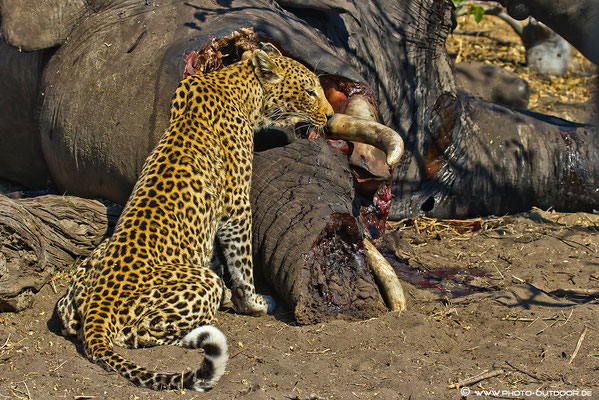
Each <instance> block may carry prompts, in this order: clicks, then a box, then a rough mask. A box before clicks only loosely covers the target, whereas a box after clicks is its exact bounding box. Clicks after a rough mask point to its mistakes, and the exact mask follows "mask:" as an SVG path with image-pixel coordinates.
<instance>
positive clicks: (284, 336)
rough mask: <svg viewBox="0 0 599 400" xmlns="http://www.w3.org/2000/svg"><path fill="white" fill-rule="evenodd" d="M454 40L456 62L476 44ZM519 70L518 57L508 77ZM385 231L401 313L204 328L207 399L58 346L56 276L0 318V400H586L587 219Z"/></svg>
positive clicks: (593, 344) (535, 217)
mask: <svg viewBox="0 0 599 400" xmlns="http://www.w3.org/2000/svg"><path fill="white" fill-rule="evenodd" d="M489 24H490V25H489V26H490V27H489V26H487V28H485V29H487V30H492V31H493V32H495V31H494V29H496V27H495V25H494V24H493V23H490V22H489ZM484 26H485V25H483V27H484ZM469 29H470V28H469ZM498 35H501V33H498ZM456 38H457V39H456ZM458 39H459V41H460V42H461V46H462V47H461V49H462V50H461V53H460V54H461V57H463V58H468V57H467V55H468V54H467V53H468V52H467V51H466V50H467V49H470V47H468V46H471V47H475V46H474V45H472V42H471V40H474V39H477V38H474V39H472V35H465V36H456V35H454V38H453V39H452V40H458ZM492 43H493V42H492V41H491V44H485V46H489V45H491V46H492V45H493V44H492ZM497 46H498V47H497V48H496V50H497V51H496V52H495V53H497V52H499V51H501V48H500V47H501V46H503V45H501V44H499V45H497ZM479 47H481V46H479ZM509 51H510V52H511V51H512V50H511V48H510V50H509ZM515 57H516V56H515ZM470 59H475V57H474V56H472V57H471V58H470ZM503 60H504V61H505V57H504V58H503ZM508 61H509V60H508ZM521 63H522V55H521V54H520V55H519V56H517V57H516V60H515V64H514V65H515V67H514V68H515V70H517V71H520V72H522V71H523V68H524V67H522V65H521ZM577 68H578V67H577ZM585 68H586V67H585ZM524 71H525V70H524ZM525 72H526V71H525ZM571 75H572V76H571V78H572V79H578V78H580V77H581V72H580V71H579V70H576V71H573V72H572V74H571ZM560 79H561V78H560ZM566 79H569V78H566ZM560 82H562V81H561V80H560ZM546 84H547V85H555V82H554V81H548V82H546ZM586 86H588V85H586ZM533 87H534V88H535V89H534V90H538V89H536V88H537V86H536V84H535V85H533ZM572 91H574V89H573V90H572ZM536 93H537V94H538V92H536ZM546 93H550V92H547V91H545V92H542V93H541V94H538V96H537V97H536V98H535V99H536V100H535V106H536V104H537V103H540V102H541V101H540V100H539V99H541V98H542V97H543V96H546ZM581 96H582V97H584V96H586V95H585V94H584V93H583V94H582V95H581ZM541 100H542V99H541ZM587 100H588V98H587V99H584V98H583V99H577V100H576V101H578V102H579V103H583V102H585V101H587ZM472 228H474V230H475V231H474V232H473V231H472ZM479 228H480V229H479ZM393 229H395V230H397V235H398V237H399V238H400V239H401V240H400V242H401V243H404V244H406V243H407V244H406V245H405V246H403V247H402V248H398V249H396V250H397V251H396V254H395V257H396V258H397V259H401V260H404V261H407V262H408V264H409V268H405V267H404V268H403V269H402V270H401V271H400V275H401V276H402V279H403V280H404V289H405V291H406V295H407V300H408V307H409V309H408V311H406V312H404V313H402V314H401V315H397V314H393V313H388V314H384V315H381V316H380V317H379V318H375V319H372V320H368V321H360V322H349V321H333V322H328V323H323V324H319V325H314V326H295V325H294V324H293V322H292V321H291V320H290V315H289V312H288V311H287V310H285V309H284V308H283V307H282V306H281V307H279V308H278V309H277V312H276V313H275V315H274V316H265V317H260V318H254V317H247V316H240V315H235V314H232V313H226V312H220V313H219V314H218V316H217V321H216V322H215V324H216V325H217V326H218V327H219V328H221V329H222V330H223V332H224V333H225V334H226V336H227V338H228V341H229V346H230V354H231V359H230V361H229V363H228V365H227V372H226V374H225V375H224V376H223V378H222V380H221V381H220V382H219V384H218V385H217V387H216V388H215V389H214V390H213V391H211V392H210V393H208V394H202V393H195V392H186V393H182V392H153V391H150V390H145V389H140V388H137V387H135V386H133V385H131V384H129V383H128V382H127V381H126V380H124V379H123V378H121V377H119V376H116V375H115V374H113V373H108V372H106V371H104V370H103V369H101V368H100V367H98V366H96V365H93V364H91V363H90V362H89V361H87V359H86V358H85V357H83V356H82V354H81V348H80V345H79V344H78V343H77V342H71V341H69V340H68V339H66V338H64V337H62V336H61V335H60V334H59V330H60V323H59V321H58V320H57V318H56V317H55V316H54V315H53V311H54V306H55V304H56V301H57V300H58V299H59V297H60V296H61V295H62V294H63V293H64V292H65V290H66V284H67V278H66V277H60V276H58V277H56V279H55V280H54V287H55V290H54V289H53V287H52V285H46V286H45V287H44V288H43V290H42V291H41V292H40V293H39V294H38V295H37V296H36V299H35V303H34V306H33V308H31V309H29V310H27V311H24V312H22V313H20V314H16V315H15V314H7V313H4V314H0V398H20V399H63V398H64V399H179V398H181V399H196V398H197V399H217V400H218V399H237V398H241V399H248V400H249V399H407V398H410V399H457V398H460V397H461V396H462V395H464V394H467V392H468V390H469V391H470V392H469V395H468V396H466V397H467V398H471V399H475V398H526V399H529V398H533V399H542V398H547V399H549V398H569V399H570V398H593V399H599V331H598V329H599V317H598V315H599V314H598V308H597V307H598V305H599V304H598V301H597V297H596V296H592V294H593V293H592V291H593V290H594V291H597V289H598V288H599V268H598V267H599V218H598V216H597V215H591V214H572V215H563V214H557V213H546V212H542V211H540V210H533V211H531V212H530V213H526V214H523V215H517V216H507V217H504V218H490V219H485V220H481V221H478V220H477V221H471V222H451V221H449V222H448V221H436V220H427V219H423V218H420V219H417V220H408V221H404V222H403V223H401V224H399V223H397V224H393ZM560 289H588V290H589V293H582V295H577V296H574V295H565V294H564V293H559V292H556V290H560ZM595 294H596V293H595ZM122 352H123V353H124V354H126V355H127V356H128V357H130V358H131V359H133V360H135V361H136V362H139V363H140V364H142V365H144V366H146V367H148V368H151V369H154V370H160V371H170V372H175V371H182V370H184V369H185V368H191V367H193V366H195V365H198V364H199V362H200V361H201V358H202V355H201V354H199V352H198V351H189V350H185V349H181V348H175V347H157V348H151V349H143V350H122ZM485 371H486V373H487V374H488V375H489V374H490V375H494V376H492V377H490V378H487V379H483V380H481V381H479V382H478V383H474V384H471V385H470V386H468V389H467V390H466V389H464V388H462V391H463V392H461V391H460V389H456V388H450V385H452V384H455V383H457V382H459V381H461V380H464V379H467V378H470V377H474V376H476V375H478V374H481V373H483V372H485ZM464 390H466V391H464ZM477 390H478V391H482V390H494V391H496V393H493V392H488V393H487V395H482V394H481V395H479V394H478V393H477V392H476V391H477ZM527 391H528V392H527ZM560 391H561V392H560ZM575 391H578V392H575ZM537 395H539V396H537Z"/></svg>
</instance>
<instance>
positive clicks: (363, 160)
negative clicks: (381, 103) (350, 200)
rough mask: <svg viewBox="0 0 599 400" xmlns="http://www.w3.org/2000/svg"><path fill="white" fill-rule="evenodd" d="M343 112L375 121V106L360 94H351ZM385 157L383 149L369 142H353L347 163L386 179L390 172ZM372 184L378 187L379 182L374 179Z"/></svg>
mask: <svg viewBox="0 0 599 400" xmlns="http://www.w3.org/2000/svg"><path fill="white" fill-rule="evenodd" d="M343 113H344V114H347V115H351V116H352V117H357V118H362V119H365V120H368V121H374V122H377V121H376V119H377V118H376V108H375V107H374V106H373V105H372V104H370V102H369V101H368V100H366V98H365V97H364V96H361V95H353V96H352V97H351V99H350V101H349V103H348V104H347V106H346V108H345V111H344V112H343ZM386 159H387V155H386V154H385V152H384V151H382V150H379V149H377V148H376V147H374V146H371V145H369V144H364V143H359V142H354V148H353V151H352V153H351V156H350V159H349V163H350V164H351V165H354V166H359V167H362V168H364V169H366V170H367V171H368V172H369V173H370V174H372V176H373V177H376V179H377V180H387V179H389V178H391V174H390V172H389V166H388V165H387V163H386ZM374 184H375V185H376V187H378V185H379V184H380V183H379V182H376V181H375V182H374Z"/></svg>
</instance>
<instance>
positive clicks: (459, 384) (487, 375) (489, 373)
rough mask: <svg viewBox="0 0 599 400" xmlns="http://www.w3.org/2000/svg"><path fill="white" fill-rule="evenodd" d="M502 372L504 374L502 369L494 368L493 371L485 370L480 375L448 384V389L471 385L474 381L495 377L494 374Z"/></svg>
mask: <svg viewBox="0 0 599 400" xmlns="http://www.w3.org/2000/svg"><path fill="white" fill-rule="evenodd" d="M501 374H503V370H502V369H494V370H493V371H489V370H484V371H483V372H481V373H480V374H478V375H475V376H471V377H470V378H466V379H462V380H461V381H458V382H457V383H452V384H451V385H449V386H447V388H448V389H454V388H455V389H459V388H460V387H462V386H469V385H472V384H473V383H476V382H480V381H482V380H485V379H489V378H493V377H494V376H497V375H501Z"/></svg>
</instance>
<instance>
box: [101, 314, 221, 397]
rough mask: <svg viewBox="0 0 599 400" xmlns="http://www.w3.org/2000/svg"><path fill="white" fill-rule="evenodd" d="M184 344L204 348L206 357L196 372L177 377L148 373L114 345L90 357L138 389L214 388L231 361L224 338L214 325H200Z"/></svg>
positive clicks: (184, 339) (189, 334) (181, 374)
mask: <svg viewBox="0 0 599 400" xmlns="http://www.w3.org/2000/svg"><path fill="white" fill-rule="evenodd" d="M181 344H182V345H183V347H187V348H191V349H197V348H202V349H204V352H205V353H206V355H205V357H204V360H203V362H202V364H200V366H199V367H198V368H197V369H196V370H194V371H188V372H183V373H176V374H163V373H158V372H152V371H148V370H146V369H145V368H142V367H140V366H138V365H136V364H134V363H132V362H130V361H128V360H126V359H124V358H123V357H122V356H120V355H119V354H117V353H115V352H114V350H113V349H112V346H111V345H104V346H100V347H103V349H101V351H92V354H91V358H93V359H94V361H95V362H98V363H100V364H104V365H105V366H106V367H108V369H109V370H114V371H116V372H118V373H119V374H120V375H122V376H123V377H125V378H127V379H128V380H130V381H131V382H133V383H134V384H136V385H138V386H142V387H147V388H150V389H154V390H183V389H185V390H197V391H206V390H210V389H212V388H213V387H214V385H216V383H217V382H218V380H219V379H220V377H221V376H222V375H223V373H224V372H225V365H226V364H227V360H228V359H229V353H228V349H227V340H226V338H225V335H223V333H222V332H221V331H220V330H218V329H217V328H215V327H213V326H211V325H205V326H200V327H198V328H195V329H193V330H192V331H191V332H189V333H188V334H187V335H185V337H184V338H183V339H182V342H181ZM98 350H100V349H98Z"/></svg>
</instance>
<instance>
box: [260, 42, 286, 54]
mask: <svg viewBox="0 0 599 400" xmlns="http://www.w3.org/2000/svg"><path fill="white" fill-rule="evenodd" d="M260 50H262V51H263V52H265V53H268V54H270V55H271V56H273V57H279V56H282V54H281V52H280V51H279V49H277V48H276V47H275V45H274V44H272V43H268V42H260Z"/></svg>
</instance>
